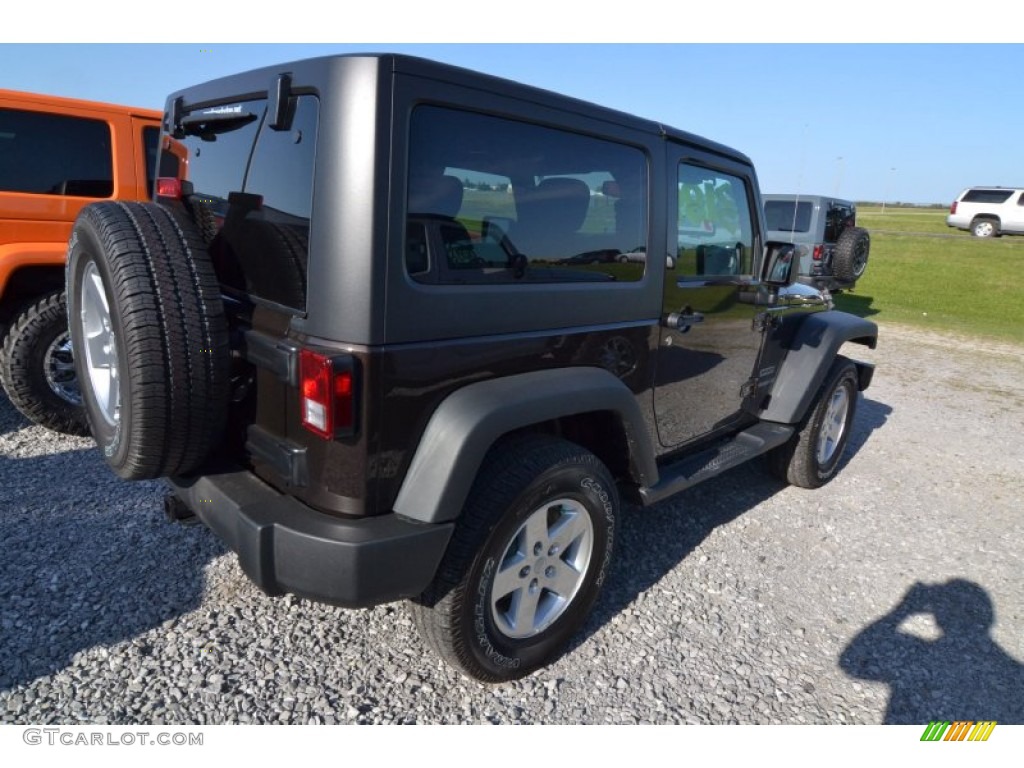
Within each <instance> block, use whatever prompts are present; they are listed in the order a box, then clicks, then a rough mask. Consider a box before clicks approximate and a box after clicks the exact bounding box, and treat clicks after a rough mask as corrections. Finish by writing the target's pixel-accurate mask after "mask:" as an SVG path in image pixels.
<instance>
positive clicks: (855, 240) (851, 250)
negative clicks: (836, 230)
mask: <svg viewBox="0 0 1024 768" xmlns="http://www.w3.org/2000/svg"><path fill="white" fill-rule="evenodd" d="M861 242H863V244H864V248H865V249H866V253H865V254H864V269H862V270H861V271H860V274H857V271H856V268H855V266H854V265H855V264H856V262H857V247H858V246H859V245H860V243H861ZM870 255H871V234H870V233H869V232H868V231H867V230H866V229H864V228H863V227H851V228H850V229H845V230H843V233H842V234H841V235H840V236H839V242H837V243H836V248H835V252H834V253H833V255H832V274H833V275H835V277H836V278H838V279H839V280H842V281H844V282H853V281H855V280H859V279H860V278H862V277H864V271H865V270H866V269H867V261H868V257H869V256H870Z"/></svg>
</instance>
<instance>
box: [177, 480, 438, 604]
mask: <svg viewBox="0 0 1024 768" xmlns="http://www.w3.org/2000/svg"><path fill="white" fill-rule="evenodd" d="M168 482H169V483H170V485H171V487H172V489H173V490H174V492H175V493H176V494H177V495H178V497H179V498H180V499H181V500H182V501H183V502H185V504H187V505H188V507H189V508H190V509H191V510H192V511H193V512H195V514H196V515H197V516H198V517H199V519H201V520H202V521H203V522H204V523H206V525H207V526H209V527H210V528H211V529H212V530H213V531H214V532H215V533H216V534H217V535H218V536H220V537H221V538H222V539H223V540H224V541H225V542H226V543H227V545H228V546H229V547H230V548H231V549H233V550H234V551H235V552H236V553H237V554H238V559H239V562H240V563H241V566H242V569H243V570H244V571H245V573H246V574H247V575H248V576H249V578H251V579H252V580H253V581H254V582H256V584H257V585H258V586H259V587H260V588H261V589H262V590H263V591H265V592H266V593H267V594H270V595H280V594H284V593H285V592H291V593H294V594H296V595H301V596H303V597H308V598H312V599H314V600H319V601H323V602H328V603H333V604H335V605H341V606H344V607H346V608H361V607H366V606H370V605H376V604H378V603H385V602H388V601H391V600H398V599H400V598H405V597H413V596H415V595H418V594H419V593H420V592H422V591H423V590H424V589H425V588H426V587H427V585H428V584H429V583H430V582H431V580H432V579H433V578H434V574H435V572H436V571H437V566H438V564H439V563H440V562H441V557H442V556H443V555H444V551H445V548H446V547H447V546H448V540H449V538H451V534H452V530H453V529H454V524H453V523H441V524H435V525H427V524H423V523H417V522H413V521H411V520H409V519H408V518H404V517H400V516H398V515H395V514H390V515H381V516H379V517H365V518H359V519H345V518H338V517H334V516H332V515H326V514H323V513H321V512H317V511H316V510H314V509H311V508H310V507H308V506H306V505H305V504H303V503H302V502H300V501H298V500H296V499H295V498H293V497H291V496H287V495H285V494H281V493H279V492H278V491H276V490H274V489H273V488H271V487H270V486H269V485H267V484H266V483H264V482H263V481H262V480H260V479H259V478H257V477H256V476H255V475H253V474H252V473H251V472H248V471H246V470H242V469H238V470H232V471H227V472H221V473H218V474H211V475H203V476H201V477H190V478H172V479H170V480H168Z"/></svg>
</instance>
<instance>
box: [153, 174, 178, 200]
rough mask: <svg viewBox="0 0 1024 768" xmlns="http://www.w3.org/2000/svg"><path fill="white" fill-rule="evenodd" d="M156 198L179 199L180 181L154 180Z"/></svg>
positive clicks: (168, 179)
mask: <svg viewBox="0 0 1024 768" xmlns="http://www.w3.org/2000/svg"><path fill="white" fill-rule="evenodd" d="M156 194H157V197H170V198H173V199H175V200H180V199H181V181H179V180H178V179H170V178H166V177H165V178H160V179H157V180H156Z"/></svg>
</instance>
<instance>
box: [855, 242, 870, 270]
mask: <svg viewBox="0 0 1024 768" xmlns="http://www.w3.org/2000/svg"><path fill="white" fill-rule="evenodd" d="M867 265H868V253H867V248H864V247H861V248H858V249H857V253H856V257H855V258H854V260H853V275H854V277H860V276H861V275H863V274H864V269H865V268H866V267H867Z"/></svg>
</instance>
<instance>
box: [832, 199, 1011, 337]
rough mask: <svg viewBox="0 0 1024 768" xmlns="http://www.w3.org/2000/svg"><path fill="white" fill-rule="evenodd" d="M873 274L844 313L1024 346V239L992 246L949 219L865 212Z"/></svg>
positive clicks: (844, 304)
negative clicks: (1023, 281)
mask: <svg viewBox="0 0 1024 768" xmlns="http://www.w3.org/2000/svg"><path fill="white" fill-rule="evenodd" d="M857 223H858V224H859V225H860V226H862V227H866V228H867V229H868V230H869V231H870V232H871V256H870V258H869V260H868V269H867V272H866V273H865V275H864V277H863V279H861V280H860V281H859V282H858V284H857V288H856V290H855V291H854V292H852V293H842V294H840V295H838V296H836V307H837V308H838V309H842V310H846V311H847V312H852V313H854V314H857V315H860V316H862V317H871V318H872V319H874V320H880V321H883V322H884V321H889V320H891V321H894V322H900V323H908V324H912V325H915V326H919V327H923V328H929V329H932V330H935V331H944V330H950V331H955V332H957V333H961V334H969V335H976V336H985V337H990V338H996V339H1003V340H1008V341H1014V342H1018V343H1024V296H1022V295H1021V287H1020V285H1019V284H1018V283H1017V279H1016V278H1015V277H1014V275H1019V274H1020V273H1021V271H1022V270H1024V237H1001V238H996V239H992V240H986V239H978V238H974V237H971V236H970V235H969V234H968V233H967V232H962V231H959V230H956V229H950V228H949V227H947V226H946V211H943V210H936V209H906V208H886V211H885V213H884V214H883V213H881V211H880V209H878V208H867V207H862V208H858V211H857Z"/></svg>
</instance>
